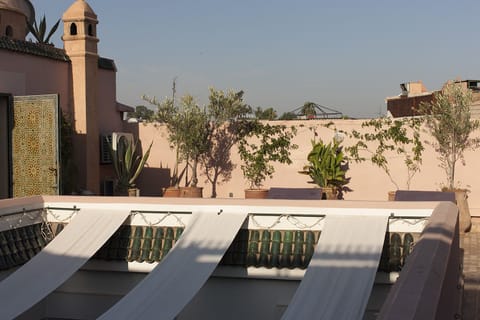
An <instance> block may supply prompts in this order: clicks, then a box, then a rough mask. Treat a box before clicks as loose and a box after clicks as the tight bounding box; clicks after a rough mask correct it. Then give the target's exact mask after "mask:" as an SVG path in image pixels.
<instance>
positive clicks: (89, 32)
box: [88, 24, 93, 37]
mask: <svg viewBox="0 0 480 320" xmlns="http://www.w3.org/2000/svg"><path fill="white" fill-rule="evenodd" d="M88 35H89V36H92V37H93V26H92V25H91V24H89V25H88Z"/></svg>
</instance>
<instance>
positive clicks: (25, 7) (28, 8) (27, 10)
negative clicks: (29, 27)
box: [0, 0, 35, 23]
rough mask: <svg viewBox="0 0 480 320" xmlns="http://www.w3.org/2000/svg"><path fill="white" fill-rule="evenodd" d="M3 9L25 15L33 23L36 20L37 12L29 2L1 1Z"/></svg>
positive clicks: (19, 0)
mask: <svg viewBox="0 0 480 320" xmlns="http://www.w3.org/2000/svg"><path fill="white" fill-rule="evenodd" d="M1 9H3V10H10V11H15V12H18V13H20V14H23V15H24V16H25V17H26V18H27V19H28V21H30V22H31V23H33V21H34V20H35V10H34V9H33V5H32V3H31V2H30V1H28V0H0V10H1Z"/></svg>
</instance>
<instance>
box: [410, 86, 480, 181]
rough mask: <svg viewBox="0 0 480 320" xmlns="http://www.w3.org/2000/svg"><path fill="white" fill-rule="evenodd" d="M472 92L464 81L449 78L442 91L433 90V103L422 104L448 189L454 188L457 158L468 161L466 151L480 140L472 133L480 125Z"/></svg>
mask: <svg viewBox="0 0 480 320" xmlns="http://www.w3.org/2000/svg"><path fill="white" fill-rule="evenodd" d="M472 100H473V97H472V92H471V91H470V90H469V89H467V88H466V87H464V86H462V85H461V83H455V82H451V81H450V82H448V83H447V84H446V85H445V86H444V88H443V89H442V91H440V92H438V93H435V94H434V99H433V101H432V102H430V103H423V104H421V105H420V108H419V111H420V112H421V114H424V120H425V125H426V128H427V130H428V131H429V133H430V134H431V135H432V137H433V138H434V140H433V141H432V142H430V144H431V145H432V146H433V147H434V149H435V151H436V152H437V153H438V159H439V161H440V167H441V168H442V169H444V171H445V174H446V178H447V185H446V187H447V188H448V189H449V190H454V189H455V169H456V166H457V164H458V162H460V163H462V164H463V165H465V158H464V152H465V151H466V150H473V149H475V148H477V147H478V146H479V144H480V139H479V138H473V137H471V134H472V133H473V132H474V131H475V130H477V129H478V128H479V126H480V123H479V121H478V120H473V119H472V118H471V113H470V105H471V104H472Z"/></svg>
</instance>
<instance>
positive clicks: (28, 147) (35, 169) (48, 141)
mask: <svg viewBox="0 0 480 320" xmlns="http://www.w3.org/2000/svg"><path fill="white" fill-rule="evenodd" d="M13 117H14V127H13V130H12V160H13V165H12V173H13V196H14V197H24V196H32V195H41V194H44V195H45V194H49V195H54V194H58V177H57V171H58V156H59V155H58V139H59V133H58V132H59V131H58V95H42V96H24V97H14V107H13Z"/></svg>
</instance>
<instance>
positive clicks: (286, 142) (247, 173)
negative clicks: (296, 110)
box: [238, 121, 298, 197]
mask: <svg viewBox="0 0 480 320" xmlns="http://www.w3.org/2000/svg"><path fill="white" fill-rule="evenodd" d="M295 134H296V130H295V128H294V127H291V128H290V129H289V128H287V127H286V126H283V125H273V126H272V125H270V124H268V123H267V124H263V123H261V122H260V121H252V123H251V130H250V132H249V134H248V135H247V136H245V137H244V138H243V139H241V140H240V142H239V144H238V151H239V154H240V158H241V160H242V161H243V165H242V166H241V169H242V171H243V175H244V177H245V178H246V179H247V180H248V182H249V185H250V187H249V189H247V190H246V195H248V194H249V193H250V190H261V189H262V186H263V183H264V181H265V180H266V179H267V178H272V177H273V173H274V172H275V167H274V166H273V165H272V162H278V163H286V164H291V163H292V160H291V159H290V150H292V149H296V148H298V146H297V145H296V144H293V143H292V142H291V140H292V138H293V137H294V136H295ZM263 190H265V189H263ZM264 193H265V195H266V192H264ZM246 197H248V196H246Z"/></svg>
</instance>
